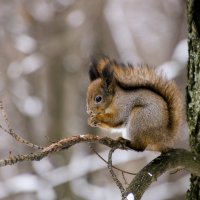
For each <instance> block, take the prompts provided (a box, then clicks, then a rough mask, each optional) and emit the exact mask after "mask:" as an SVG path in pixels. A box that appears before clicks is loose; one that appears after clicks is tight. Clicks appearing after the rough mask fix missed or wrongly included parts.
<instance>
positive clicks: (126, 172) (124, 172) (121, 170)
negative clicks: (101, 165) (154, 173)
mask: <svg viewBox="0 0 200 200" xmlns="http://www.w3.org/2000/svg"><path fill="white" fill-rule="evenodd" d="M89 147H90V149H91V150H92V151H93V152H94V153H95V154H96V155H97V156H98V157H99V158H100V159H101V160H102V161H103V162H105V163H106V164H107V165H108V162H107V161H106V160H105V159H104V158H103V157H102V156H101V155H100V154H99V153H98V152H97V151H96V150H95V149H94V148H93V147H92V146H89ZM112 168H114V169H116V170H118V171H120V172H122V174H129V175H133V176H135V175H136V174H137V173H132V172H128V171H125V170H123V169H120V168H118V167H115V166H113V165H112Z"/></svg>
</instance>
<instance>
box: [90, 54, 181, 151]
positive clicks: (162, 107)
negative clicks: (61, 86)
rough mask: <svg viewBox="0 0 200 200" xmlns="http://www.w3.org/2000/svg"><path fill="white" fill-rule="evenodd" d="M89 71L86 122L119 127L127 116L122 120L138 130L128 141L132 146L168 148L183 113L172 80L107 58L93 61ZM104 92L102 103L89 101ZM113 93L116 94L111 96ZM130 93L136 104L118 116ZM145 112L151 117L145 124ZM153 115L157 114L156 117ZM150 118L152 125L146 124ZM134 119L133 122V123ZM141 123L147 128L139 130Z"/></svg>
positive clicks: (107, 126)
mask: <svg viewBox="0 0 200 200" xmlns="http://www.w3.org/2000/svg"><path fill="white" fill-rule="evenodd" d="M92 67H93V69H92ZM91 70H93V72H91V74H94V72H95V71H96V72H95V75H94V76H93V77H92V78H91V84H90V86H89V88H88V97H87V104H88V105H87V106H88V109H89V110H90V111H89V114H90V117H89V124H90V125H93V126H99V127H101V128H118V127H119V128H121V127H122V128H123V127H124V126H125V125H124V124H125V119H127V118H128V119H129V121H128V122H126V123H133V127H134V130H131V131H132V132H134V131H135V130H136V129H138V132H140V134H137V133H134V137H133V138H134V139H133V141H132V143H133V144H134V145H135V146H136V149H141V150H144V149H145V148H147V146H148V148H149V149H151V150H158V151H165V150H166V149H167V148H170V147H171V145H172V143H173V141H174V140H175V138H176V137H177V136H178V135H179V129H180V126H181V123H182V113H183V103H182V96H181V94H180V92H179V90H178V88H177V86H176V84H175V83H174V81H168V80H166V79H165V78H164V77H163V76H161V75H157V74H156V71H155V69H154V68H150V67H148V66H142V67H133V66H130V65H128V66H124V65H123V64H118V63H116V62H115V61H111V60H110V59H109V58H107V57H105V58H102V59H99V60H97V61H95V66H91ZM111 75H112V76H113V78H112V80H109V81H108V80H107V79H108V78H109V76H111ZM107 76H108V77H107ZM107 81H108V85H109V90H108V92H105V91H104V89H105V88H106V87H105V86H103V85H104V84H105V82H107ZM100 90H101V91H100ZM106 90H107V89H106ZM116 91H117V92H116ZM104 93H106V95H105V97H104V98H105V102H103V103H102V104H101V105H100V106H98V105H94V103H93V102H92V101H93V99H94V97H96V96H97V95H98V94H104ZM115 95H118V96H117V97H115ZM134 95H137V98H140V99H141V100H140V103H138V105H135V106H134V107H130V108H131V109H132V111H129V110H127V112H128V113H127V116H120V114H121V113H126V112H124V110H123V109H125V108H126V107H127V109H128V106H126V105H127V104H128V103H129V101H128V100H127V99H128V98H130V97H131V98H132V99H133V97H134ZM132 96H133V97H132ZM118 99H121V100H118ZM143 99H144V102H145V104H146V103H147V99H149V102H150V104H152V105H151V107H150V109H146V108H145V106H144V105H142V104H141V102H142V101H143ZM145 99H146V100H145ZM134 101H135V100H134ZM140 104H141V105H140ZM122 105H123V106H122ZM130 108H129V109H130ZM145 109H146V110H145ZM157 110H158V112H157ZM148 112H150V114H151V115H152V113H153V115H154V116H151V115H149V117H154V118H152V119H150V121H149V122H147V123H146V120H149V118H148V116H145V115H147V114H148ZM157 114H158V116H156V115H157ZM121 115H122V114H121ZM140 115H141V116H140ZM159 115H160V118H159ZM139 116H140V117H139ZM142 119H144V120H142ZM161 119H162V120H161ZM123 120H124V121H123ZM159 120H160V121H159ZM151 121H152V123H155V126H153V125H152V124H151V123H150V122H151ZM157 121H159V122H157ZM135 122H136V124H134V123H135ZM137 123H138V125H137ZM156 123H157V124H156ZM161 123H162V124H161ZM140 126H141V127H140ZM145 126H149V127H148V128H146V129H145V130H144V131H143V132H142V128H143V127H144V128H145ZM130 127H132V126H130ZM130 129H131V128H129V131H130ZM129 134H132V133H129Z"/></svg>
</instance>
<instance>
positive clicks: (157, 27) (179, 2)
mask: <svg viewBox="0 0 200 200" xmlns="http://www.w3.org/2000/svg"><path fill="white" fill-rule="evenodd" d="M0 45H1V48H0V100H2V101H3V103H4V107H5V110H6V112H7V113H8V117H9V120H10V123H11V124H12V126H13V128H14V130H15V131H16V132H17V133H19V134H20V135H21V136H23V137H24V138H26V139H28V140H30V141H32V142H33V143H36V144H38V145H41V146H44V145H48V144H50V143H51V142H52V141H57V140H59V139H61V138H64V137H67V136H70V135H77V134H85V133H88V132H89V133H94V134H104V135H106V134H107V133H105V132H104V133H102V132H100V130H99V129H97V128H90V127H89V126H88V125H87V114H86V103H85V96H86V91H87V86H88V84H89V79H88V65H89V62H90V56H91V55H93V54H101V53H103V54H106V55H108V56H110V57H111V58H114V59H116V60H118V61H121V62H124V63H128V62H129V63H132V64H135V65H138V64H141V63H147V64H149V65H152V66H157V67H158V69H159V70H161V71H164V73H165V74H166V76H167V77H168V78H169V79H175V80H176V81H177V83H178V85H179V87H180V88H181V90H182V91H183V93H184V90H185V86H186V64H187V19H186V1H185V0H176V1H174V0H167V1H166V0H160V1H158V0H148V1H145V0H123V1H121V0H95V1H94V0H37V1H36V0H13V1H8V0H1V1H0ZM0 123H1V124H3V125H4V123H5V122H3V118H2V117H1V118H0ZM0 134H1V138H0V144H1V145H0V152H1V153H0V155H1V157H0V158H1V159H3V158H5V157H8V155H9V152H10V151H11V153H12V154H24V153H30V152H31V151H32V149H29V148H28V147H24V146H23V145H21V144H19V143H17V142H16V141H14V140H13V139H12V138H11V137H10V136H9V135H6V133H4V132H3V131H2V130H0ZM111 137H114V138H115V137H117V136H116V135H112V136H111ZM187 140H188V136H187V128H186V125H184V126H183V135H182V136H181V138H180V141H179V142H178V144H177V146H179V147H187ZM95 148H96V149H97V150H98V152H100V153H101V155H102V156H103V157H104V158H106V156H107V151H108V149H106V148H105V147H103V146H96V147H95ZM157 155H158V153H155V152H144V153H135V152H125V151H124V152H122V151H117V152H116V153H115V154H114V164H115V165H116V166H118V167H120V168H122V169H124V170H127V171H130V172H137V171H139V170H140V169H141V168H142V167H143V166H144V165H145V164H147V163H148V162H150V161H151V160H152V159H153V158H155V157H156V156H157ZM118 174H119V176H120V177H121V180H123V178H122V176H121V173H120V172H119V173H118ZM125 177H126V181H127V182H129V181H130V180H131V178H132V177H133V176H131V175H127V174H125ZM123 182H124V181H123ZM188 185H189V175H188V174H187V173H186V172H183V171H180V172H177V173H175V174H170V173H168V174H166V175H165V176H162V177H161V178H160V179H159V180H158V181H157V182H156V183H155V184H153V185H151V187H150V188H149V190H148V191H147V192H146V193H145V195H144V200H145V199H146V200H147V199H148V200H160V199H165V200H180V199H184V195H185V192H186V190H187V188H188ZM0 199H2V200H18V199H20V200H27V199H28V200H30V199H31V200H55V199H58V200H111V199H116V200H117V199H120V192H119V191H118V188H117V187H116V186H115V184H114V183H113V181H112V179H111V177H110V175H109V172H108V170H107V167H106V164H105V163H104V162H103V161H102V160H100V158H99V157H97V156H96V155H95V154H93V152H92V151H91V149H90V148H89V147H88V145H86V144H81V145H77V146H75V147H73V148H71V149H70V150H68V151H65V152H62V153H61V152H60V153H57V154H54V155H52V156H50V157H48V158H45V159H43V160H41V161H39V162H24V163H20V164H16V165H15V166H7V167H3V168H0Z"/></svg>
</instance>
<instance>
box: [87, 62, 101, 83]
mask: <svg viewBox="0 0 200 200" xmlns="http://www.w3.org/2000/svg"><path fill="white" fill-rule="evenodd" d="M98 64H99V63H98V60H97V59H95V58H92V60H91V63H90V69H89V77H90V81H94V80H96V79H98V78H100V74H99V72H98Z"/></svg>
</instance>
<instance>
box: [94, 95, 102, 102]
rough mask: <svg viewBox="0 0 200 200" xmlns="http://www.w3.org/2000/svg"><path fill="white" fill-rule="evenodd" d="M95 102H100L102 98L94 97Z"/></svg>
mask: <svg viewBox="0 0 200 200" xmlns="http://www.w3.org/2000/svg"><path fill="white" fill-rule="evenodd" d="M95 101H96V103H99V102H101V101H102V96H100V95H98V96H96V97H95Z"/></svg>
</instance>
